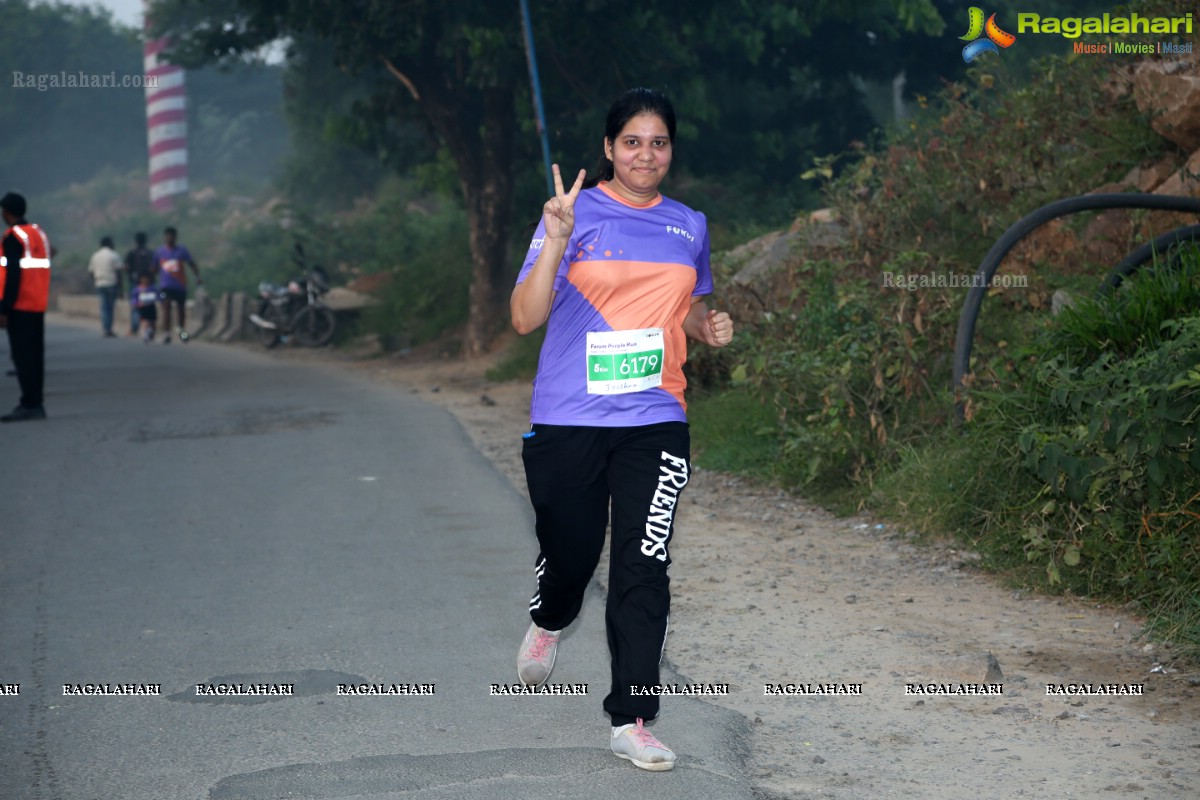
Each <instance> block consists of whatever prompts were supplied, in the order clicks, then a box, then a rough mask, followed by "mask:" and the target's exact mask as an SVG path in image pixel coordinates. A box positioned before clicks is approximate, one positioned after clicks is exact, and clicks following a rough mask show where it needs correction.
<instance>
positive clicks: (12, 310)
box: [0, 192, 51, 422]
mask: <svg viewBox="0 0 1200 800" xmlns="http://www.w3.org/2000/svg"><path fill="white" fill-rule="evenodd" d="M0 215H3V217H4V223H5V225H7V226H8V230H6V231H5V232H4V235H3V237H0V250H2V251H3V258H2V259H0V284H2V285H3V287H4V294H3V298H2V299H0V327H6V328H8V344H9V348H10V350H11V352H12V360H13V364H14V365H15V366H16V368H17V380H18V381H20V384H21V403H20V405H18V406H17V407H16V408H15V409H13V411H12V413H9V414H5V415H4V416H2V417H0V422H24V421H25V420H31V419H45V418H46V410H45V409H44V408H42V382H43V374H44V371H45V369H44V363H45V352H46V347H45V341H46V336H45V331H46V305H47V303H48V302H49V300H50V253H51V250H50V239H49V237H47V236H46V233H45V231H43V230H42V229H41V228H39V227H38V226H37V225H31V224H29V223H28V222H26V221H25V198H24V197H22V196H21V195H19V194H13V193H12V192H9V193H8V194H6V195H4V197H2V198H0Z"/></svg>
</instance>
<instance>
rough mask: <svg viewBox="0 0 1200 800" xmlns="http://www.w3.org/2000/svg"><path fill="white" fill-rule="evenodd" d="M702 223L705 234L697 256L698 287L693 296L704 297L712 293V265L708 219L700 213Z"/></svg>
mask: <svg viewBox="0 0 1200 800" xmlns="http://www.w3.org/2000/svg"><path fill="white" fill-rule="evenodd" d="M699 216H700V223H701V226H702V228H703V230H704V234H703V235H702V236H701V237H700V252H699V253H698V254H697V256H696V288H695V289H693V290H692V297H704V296H706V295H710V294H712V291H713V282H712V265H711V264H710V263H709V245H708V220H706V219H705V218H704V215H703V214H700V215H699Z"/></svg>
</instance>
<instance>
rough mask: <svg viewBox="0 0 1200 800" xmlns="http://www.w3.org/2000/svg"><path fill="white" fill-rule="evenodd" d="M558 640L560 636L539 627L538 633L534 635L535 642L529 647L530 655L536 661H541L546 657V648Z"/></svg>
mask: <svg viewBox="0 0 1200 800" xmlns="http://www.w3.org/2000/svg"><path fill="white" fill-rule="evenodd" d="M556 642H558V637H557V636H555V635H554V634H552V633H550V632H549V631H545V630H542V629H541V628H539V629H538V635H537V636H535V637H534V639H533V644H532V645H531V646H530V647H529V657H530V658H532V659H534V660H535V661H541V660H542V659H544V658H545V657H546V648H547V647H549V646H550V645H552V644H555V643H556Z"/></svg>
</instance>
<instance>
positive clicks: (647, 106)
mask: <svg viewBox="0 0 1200 800" xmlns="http://www.w3.org/2000/svg"><path fill="white" fill-rule="evenodd" d="M641 114H653V115H655V116H656V117H658V118H660V119H661V120H662V121H663V122H664V123H665V124H666V126H667V134H668V135H669V136H670V137H671V141H672V142H673V141H675V109H674V107H672V105H671V101H670V100H668V99H667V96H666V95H665V94H663V93H662V92H656V91H655V90H653V89H644V88H637V89H629V90H628V91H626V92H623V93H622V94H621V96H620V97H618V98H617V99H616V100H615V101H614V102H613V104H612V105H611V106H610V107H609V109H608V117H607V118H606V119H605V120H604V138H606V139H608V141H609V142H616V140H617V136H619V135H620V133H621V129H622V128H624V127H625V125H626V124H628V122H629V120H631V119H633V118H634V117H636V116H639V115H641ZM595 172H596V175H594V176H591V177H589V178H588V179H587V181H586V182H585V183H584V188H588V189H590V188H591V187H593V186H595V185H596V184H597V183H599V182H600V181H611V180H612V178H613V164H612V161H611V160H609V158H608V157H607V156H605V155H604V154H603V153H601V154H600V160H599V161H598V162H596V169H595Z"/></svg>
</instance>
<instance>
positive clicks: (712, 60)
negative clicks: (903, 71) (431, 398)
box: [152, 0, 942, 354]
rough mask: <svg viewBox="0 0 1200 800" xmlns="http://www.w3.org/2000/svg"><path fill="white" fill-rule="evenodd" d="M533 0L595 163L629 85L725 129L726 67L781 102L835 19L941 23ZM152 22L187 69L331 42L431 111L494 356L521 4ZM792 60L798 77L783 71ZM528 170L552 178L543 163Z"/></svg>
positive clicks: (341, 54) (242, 8)
mask: <svg viewBox="0 0 1200 800" xmlns="http://www.w3.org/2000/svg"><path fill="white" fill-rule="evenodd" d="M534 6H535V8H534V20H535V37H536V39H537V42H538V44H539V46H540V47H545V48H546V49H547V52H548V53H549V54H550V59H549V60H548V63H549V65H551V66H549V67H548V68H546V69H544V71H543V73H544V77H545V80H546V84H547V95H548V96H551V97H553V98H555V101H554V103H553V106H554V108H555V111H556V113H555V116H556V119H557V126H558V127H559V128H560V129H568V128H575V127H576V125H575V124H573V123H576V122H577V121H581V120H586V121H587V122H588V125H587V129H588V130H590V131H592V132H593V133H591V134H590V135H589V136H587V137H586V139H588V140H590V141H591V144H590V145H589V151H590V152H591V153H597V152H598V151H599V136H597V135H596V134H595V132H596V131H600V130H602V127H603V122H602V117H603V113H604V108H606V107H607V105H608V103H609V102H610V101H611V99H612V97H613V96H614V95H615V94H617V92H618V91H619V90H620V89H624V88H627V87H629V86H632V85H638V84H644V85H653V86H658V87H665V88H669V89H671V90H672V93H673V95H674V96H676V98H677V99H679V100H680V101H682V102H681V104H682V106H683V107H685V108H687V109H688V111H689V112H690V114H691V115H692V116H690V117H689V119H692V120H695V122H694V123H689V124H692V125H695V124H704V123H711V122H715V121H717V120H720V119H721V116H722V115H721V108H722V102H723V101H724V99H725V98H721V97H713V96H711V94H710V85H709V81H708V78H709V76H710V74H714V73H721V72H723V73H727V74H728V78H727V79H726V85H727V86H728V87H730V91H733V92H737V91H739V89H740V86H739V84H738V81H739V80H749V81H758V82H759V83H760V84H761V83H763V81H764V80H765V81H766V82H767V85H768V86H770V87H774V91H773V92H767V93H766V96H767V97H768V98H769V99H777V98H779V97H785V98H786V97H787V96H788V90H787V89H786V88H785V89H783V90H782V94H781V93H780V92H781V90H780V88H779V87H780V86H785V85H786V84H788V82H789V81H790V82H792V83H795V77H794V72H793V71H792V70H793V69H794V68H795V67H802V66H803V65H804V64H805V63H808V62H809V61H810V60H811V59H807V58H806V53H805V48H804V47H803V46H802V44H803V42H804V40H805V39H806V37H807V36H809V35H810V34H811V33H812V31H813V30H814V28H815V26H816V25H817V24H818V23H819V22H821V21H822V20H825V19H841V20H846V21H850V22H860V23H861V22H864V21H870V24H871V25H872V26H874V27H875V28H876V29H877V30H879V32H880V35H895V34H896V33H897V32H899V31H910V30H924V31H928V32H931V31H933V30H940V28H941V26H942V20H941V18H940V17H939V16H938V15H937V12H936V10H935V9H934V7H933V5H932V0H869V1H867V2H861V3H854V4H851V3H845V2H841V0H813V1H812V2H808V3H805V4H804V5H803V6H802V7H801V6H800V5H799V4H796V3H793V2H783V1H781V0H777V1H773V2H755V1H754V0H696V2H683V0H660V2H657V3H642V4H637V5H634V6H630V5H629V4H628V3H623V2H617V1H616V0H587V2H581V3H535V4H534ZM152 17H153V19H154V20H155V27H156V29H157V30H158V31H159V32H161V33H166V34H169V35H171V36H172V37H173V40H174V42H175V46H174V47H173V49H172V57H173V58H175V59H176V60H177V61H179V62H180V63H183V64H184V65H198V64H202V63H212V62H226V63H228V62H231V61H237V60H239V59H242V58H244V57H245V56H246V54H248V53H253V52H254V51H255V50H256V49H257V48H260V47H262V46H264V45H266V44H268V43H270V42H273V41H276V40H278V39H280V38H283V37H294V36H300V35H305V36H313V37H317V38H319V39H320V40H322V41H324V42H326V43H327V44H328V45H329V47H330V48H331V50H332V53H333V56H334V59H335V61H336V62H337V63H338V64H339V65H340V66H343V67H346V68H348V69H351V70H356V71H364V70H386V72H387V73H388V74H389V75H391V76H392V78H393V79H394V81H393V82H392V83H391V84H390V85H388V88H386V89H385V88H381V89H380V90H379V91H380V92H382V93H384V94H389V93H390V94H391V95H392V98H393V99H395V97H397V96H399V97H403V98H404V103H403V104H401V103H399V102H396V103H395V104H394V105H395V107H397V108H398V109H402V110H401V111H399V112H398V113H406V112H408V111H409V110H417V111H418V112H419V113H420V114H421V115H422V116H423V118H424V119H425V121H426V122H427V124H428V125H429V126H430V127H431V128H432V130H433V131H434V133H435V134H436V136H437V138H438V139H439V140H440V142H441V143H442V145H443V146H444V147H445V148H446V149H447V151H448V152H449V153H450V156H451V158H452V159H453V161H454V164H455V167H456V170H457V174H458V181H459V185H460V188H461V190H462V195H463V201H464V204H465V206H466V211H467V219H468V227H469V238H470V245H471V258H472V280H471V288H470V301H469V309H470V310H469V318H468V325H467V333H466V341H465V349H466V351H467V352H468V353H469V354H478V353H480V352H482V351H483V349H484V347H485V346H486V344H487V342H488V340H489V338H490V336H491V334H492V333H493V332H494V331H495V330H496V329H497V328H498V321H499V319H500V312H501V309H502V308H503V306H504V302H503V301H504V297H505V296H506V295H507V290H508V283H509V282H508V281H506V280H504V278H505V276H506V275H507V274H508V264H507V259H506V250H507V244H508V239H509V232H510V228H511V225H512V218H513V212H512V204H511V199H512V195H513V189H514V185H515V175H516V162H515V159H514V133H515V132H516V130H517V128H518V124H519V123H520V122H524V121H526V120H528V118H529V116H531V110H532V109H531V107H530V105H529V100H528V93H527V89H525V88H524V87H525V85H526V64H525V56H524V51H523V48H522V46H521V28H520V19H519V8H518V3H517V2H516V0H511V2H503V1H502V0H407V2H404V3H395V2H389V0H351V1H350V2H334V1H333V0H304V1H303V2H302V0H216V2H205V3H199V2H193V1H192V0H158V1H157V2H156V3H155V5H154V7H153V11H152ZM779 65H783V66H785V67H787V69H784V70H783V71H782V74H779V70H778V69H777V67H778V66H779ZM597 119H599V124H596V123H597ZM691 130H692V131H693V132H694V131H695V128H694V127H693V128H692V129H691ZM682 135H684V136H687V135H688V129H686V128H685V129H684V130H683V131H682ZM745 146H747V145H745V144H742V147H745ZM749 146H758V147H765V146H772V147H775V148H776V149H778V150H783V149H786V148H787V147H788V142H787V141H780V142H774V141H771V140H770V139H769V138H763V139H760V141H758V142H751V143H750V145H749ZM530 149H531V150H532V148H530ZM742 155H743V156H745V155H746V154H745V153H742ZM591 160H593V159H589V161H591ZM523 164H528V167H526V168H527V169H530V170H533V169H536V168H537V167H535V166H534V165H536V164H537V161H536V160H532V159H531V160H529V161H528V162H523Z"/></svg>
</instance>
